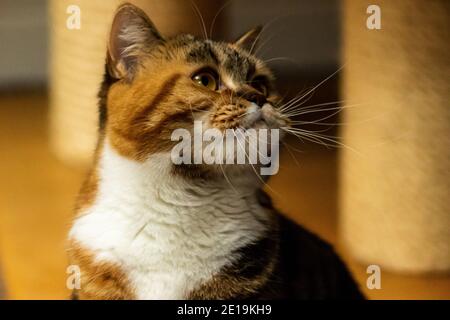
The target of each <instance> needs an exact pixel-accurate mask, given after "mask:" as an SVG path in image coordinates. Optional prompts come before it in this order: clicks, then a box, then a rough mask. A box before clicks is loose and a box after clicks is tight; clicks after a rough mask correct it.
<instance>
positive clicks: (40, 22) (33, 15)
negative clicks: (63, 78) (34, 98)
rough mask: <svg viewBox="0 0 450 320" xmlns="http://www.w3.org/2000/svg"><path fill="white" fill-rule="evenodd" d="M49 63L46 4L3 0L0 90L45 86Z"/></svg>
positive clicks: (0, 11)
mask: <svg viewBox="0 0 450 320" xmlns="http://www.w3.org/2000/svg"><path fill="white" fill-rule="evenodd" d="M46 62H47V10H46V1H45V0H0V87H14V86H17V85H20V86H22V85H26V86H29V85H31V86H34V85H39V84H43V83H45V81H46V75H47V63H46Z"/></svg>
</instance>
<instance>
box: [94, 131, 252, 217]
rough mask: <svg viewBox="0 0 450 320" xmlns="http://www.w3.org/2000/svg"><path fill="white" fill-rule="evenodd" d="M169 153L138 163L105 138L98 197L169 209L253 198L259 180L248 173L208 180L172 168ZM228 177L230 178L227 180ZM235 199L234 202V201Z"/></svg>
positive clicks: (242, 206)
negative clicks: (163, 206) (155, 204)
mask: <svg viewBox="0 0 450 320" xmlns="http://www.w3.org/2000/svg"><path fill="white" fill-rule="evenodd" d="M173 168H174V167H173V164H172V162H171V159H170V154H169V153H166V154H156V155H151V156H149V157H148V159H147V160H145V161H141V162H137V161H135V160H130V159H127V158H125V157H123V156H121V155H119V154H118V153H117V152H116V151H115V150H114V148H113V147H112V146H111V145H110V143H109V142H108V141H107V140H106V141H105V142H104V146H103V148H102V153H101V155H100V159H99V165H98V168H97V169H98V171H97V172H98V176H99V195H98V197H100V198H115V199H117V198H126V199H127V202H129V203H135V204H136V203H137V202H141V201H149V200H152V201H155V200H158V202H161V203H164V204H165V205H168V206H170V207H171V208H172V209H173V208H175V207H177V208H178V210H183V208H186V209H187V208H194V207H201V206H203V205H209V204H210V203H211V201H213V200H214V199H218V198H226V199H227V201H228V202H229V203H232V202H235V204H236V205H237V204H240V205H241V209H244V208H245V206H246V201H251V199H252V198H255V197H256V191H257V189H258V188H259V187H260V181H259V180H258V179H257V177H256V176H255V174H254V172H252V173H251V174H249V175H242V174H241V175H239V174H235V175H234V176H233V175H230V173H228V174H224V175H219V174H218V175H217V176H215V177H214V178H211V179H203V178H192V177H189V175H183V174H177V173H176V171H174V170H173ZM230 180H231V181H230ZM236 202H237V203H236Z"/></svg>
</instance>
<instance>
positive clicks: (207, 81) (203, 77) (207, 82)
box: [192, 71, 219, 90]
mask: <svg viewBox="0 0 450 320" xmlns="http://www.w3.org/2000/svg"><path fill="white" fill-rule="evenodd" d="M192 80H193V81H194V82H195V83H196V84H198V85H199V86H203V87H206V88H208V89H210V90H217V89H218V82H219V81H218V80H217V75H216V74H214V73H213V72H212V71H200V72H198V73H196V74H195V75H194V76H193V77H192Z"/></svg>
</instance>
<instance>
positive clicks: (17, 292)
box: [0, 93, 450, 299]
mask: <svg viewBox="0 0 450 320" xmlns="http://www.w3.org/2000/svg"><path fill="white" fill-rule="evenodd" d="M0 148H1V149H0V150H1V153H0V154H1V166H0V177H1V180H0V181H1V183H0V273H1V274H0V279H3V281H4V286H3V287H4V288H5V289H6V295H5V297H6V298H9V299H65V298H67V297H68V295H69V293H68V291H67V290H66V288H65V281H66V273H65V268H66V256H65V251H64V239H65V236H66V233H67V230H68V226H69V223H70V219H71V216H72V205H73V202H74V197H75V195H76V193H77V190H78V188H79V186H80V183H81V181H82V178H83V175H84V171H85V168H73V167H67V166H65V165H64V164H62V163H60V162H59V161H57V160H56V159H55V158H54V157H53V156H52V154H51V152H50V151H49V148H48V139H47V99H46V97H45V96H44V95H43V94H39V93H34V94H30V93H28V94H20V93H17V94H8V95H0ZM295 148H300V149H302V150H303V152H302V153H297V154H296V158H297V162H298V163H297V162H296V161H294V160H293V158H292V157H291V156H290V154H289V152H285V153H284V154H283V156H282V161H281V168H280V173H279V174H278V175H277V176H275V177H274V178H273V179H272V180H271V182H270V190H269V191H270V192H271V193H272V194H273V196H274V199H275V202H276V204H277V206H278V207H279V208H280V209H281V210H283V211H284V212H285V213H286V214H287V215H289V216H291V217H294V218H295V220H297V221H298V222H300V223H302V224H303V225H305V226H306V227H308V228H310V229H311V230H313V231H315V232H316V233H318V234H319V235H321V236H322V237H323V238H325V239H327V240H328V241H330V242H332V243H333V244H334V245H335V246H336V247H337V249H338V251H339V252H340V253H341V254H342V255H343V257H344V259H345V260H346V261H347V263H348V264H349V266H350V268H351V270H352V271H353V273H354V275H355V277H356V279H357V280H358V282H359V283H360V284H361V288H362V289H363V290H364V291H365V293H366V295H367V296H368V297H369V298H374V299H450V277H449V276H406V275H399V274H391V273H388V272H386V271H383V272H382V289H380V290H368V289H367V288H366V286H365V283H366V279H367V274H366V272H365V269H366V267H365V266H363V265H359V264H358V263H357V262H356V261H354V260H353V259H352V258H351V257H350V256H349V255H348V254H347V253H346V251H345V248H342V247H341V246H340V244H339V242H338V238H337V235H336V214H337V212H336V188H337V175H336V156H337V154H336V151H333V150H331V151H330V150H326V149H322V148H312V147H311V146H308V145H301V144H298V145H295ZM1 287H2V286H1V285H0V288H1Z"/></svg>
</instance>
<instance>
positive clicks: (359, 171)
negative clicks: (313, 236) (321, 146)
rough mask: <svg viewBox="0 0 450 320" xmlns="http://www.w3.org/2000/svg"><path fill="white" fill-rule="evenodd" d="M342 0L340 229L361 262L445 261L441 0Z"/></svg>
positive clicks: (436, 265)
mask: <svg viewBox="0 0 450 320" xmlns="http://www.w3.org/2000/svg"><path fill="white" fill-rule="evenodd" d="M371 4H373V2H372V1H363V0H356V1H355V0H346V1H344V2H343V7H342V9H343V10H342V12H343V15H344V17H343V42H344V48H343V63H345V67H344V71H343V85H342V93H343V98H344V99H345V100H346V101H347V102H348V103H350V104H351V103H362V105H359V106H355V107H349V108H347V109H345V110H344V116H343V120H342V121H343V123H344V125H343V127H342V138H343V142H344V143H345V144H346V145H348V146H350V147H352V148H354V149H356V150H357V151H358V152H359V154H358V153H357V152H354V151H351V150H349V149H343V150H342V152H341V159H340V160H341V164H340V181H341V185H340V209H341V217H340V235H341V238H342V239H343V241H344V242H345V245H346V246H347V248H348V249H349V250H350V252H351V253H352V254H353V255H354V256H355V257H356V258H358V259H359V260H360V261H362V262H363V263H365V264H377V265H380V266H381V268H382V270H383V268H386V269H388V270H389V269H390V270H395V271H403V272H439V271H449V270H450V201H449V196H450V107H449V98H450V96H449V95H450V87H449V74H450V67H449V65H450V64H449V63H450V59H449V49H450V47H449V42H448V39H449V38H450V34H449V30H450V24H449V20H448V17H449V14H450V3H449V2H448V1H446V0H441V1H439V0H434V1H422V0H409V1H387V0H381V1H377V2H376V4H377V5H379V7H380V8H381V28H382V29H381V30H369V29H367V28H366V18H367V17H368V16H369V14H367V13H366V8H367V7H368V6H369V5H371Z"/></svg>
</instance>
